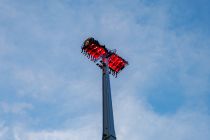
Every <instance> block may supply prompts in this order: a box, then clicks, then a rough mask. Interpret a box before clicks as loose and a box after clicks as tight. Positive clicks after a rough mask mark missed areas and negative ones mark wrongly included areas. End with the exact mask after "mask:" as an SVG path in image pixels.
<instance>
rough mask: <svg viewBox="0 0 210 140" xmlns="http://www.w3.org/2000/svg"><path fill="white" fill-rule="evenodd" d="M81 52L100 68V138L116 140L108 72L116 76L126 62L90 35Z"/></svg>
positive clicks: (114, 51)
mask: <svg viewBox="0 0 210 140" xmlns="http://www.w3.org/2000/svg"><path fill="white" fill-rule="evenodd" d="M82 53H83V54H84V55H85V56H87V57H88V58H89V59H90V60H91V61H93V62H97V61H98V60H101V59H102V60H101V61H100V62H99V63H97V64H96V65H97V66H99V67H100V68H101V69H102V100H103V135H102V140H116V135H115V130H114V118H113V110H112V97H111V87H110V80H109V74H110V73H111V74H112V75H113V76H115V77H117V74H118V73H119V72H120V71H122V70H123V69H124V68H125V66H127V65H128V62H127V61H126V60H124V59H123V58H122V57H120V56H119V55H118V54H116V50H109V49H107V48H106V47H105V45H101V44H100V43H99V42H98V41H97V40H95V39H94V38H92V37H90V38H88V39H86V40H85V42H84V43H83V46H82Z"/></svg>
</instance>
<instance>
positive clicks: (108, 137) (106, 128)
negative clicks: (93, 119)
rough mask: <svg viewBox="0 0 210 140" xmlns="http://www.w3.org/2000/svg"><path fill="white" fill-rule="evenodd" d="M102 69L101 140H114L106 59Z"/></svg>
mask: <svg viewBox="0 0 210 140" xmlns="http://www.w3.org/2000/svg"><path fill="white" fill-rule="evenodd" d="M105 59H106V60H105V63H104V65H103V67H102V90H103V91H102V94H103V96H102V98H103V99H102V100H103V136H102V140H116V135H115V129H114V118H113V109H112V97H111V87H110V80H109V69H108V66H107V58H105Z"/></svg>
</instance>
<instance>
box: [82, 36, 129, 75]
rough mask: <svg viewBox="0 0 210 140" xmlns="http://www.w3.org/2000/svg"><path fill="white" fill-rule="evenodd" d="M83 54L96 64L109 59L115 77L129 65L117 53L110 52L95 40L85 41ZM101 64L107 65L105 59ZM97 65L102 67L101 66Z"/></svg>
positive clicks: (110, 68) (109, 65)
mask: <svg viewBox="0 0 210 140" xmlns="http://www.w3.org/2000/svg"><path fill="white" fill-rule="evenodd" d="M82 53H84V54H85V55H86V56H87V57H88V58H90V59H91V60H92V61H94V62H96V61H97V60H99V59H101V58H107V59H108V67H109V70H110V72H111V73H112V74H113V75H115V76H117V74H118V73H119V72H120V71H122V70H123V69H124V68H125V66H126V65H128V62H127V61H126V60H124V59H123V58H122V57H120V56H119V55H117V54H116V53H114V52H112V51H110V50H108V49H107V48H106V47H105V46H104V45H100V44H99V42H98V41H97V40H95V39H94V38H88V39H86V40H85V42H84V44H83V46H82ZM101 62H102V63H105V62H104V59H102V61H101ZM97 65H98V66H100V64H97ZM100 67H101V66H100Z"/></svg>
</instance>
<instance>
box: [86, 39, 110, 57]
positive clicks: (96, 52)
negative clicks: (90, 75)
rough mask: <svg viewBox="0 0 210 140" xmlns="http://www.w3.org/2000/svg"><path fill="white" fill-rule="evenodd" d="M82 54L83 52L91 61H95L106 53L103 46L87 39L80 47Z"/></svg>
mask: <svg viewBox="0 0 210 140" xmlns="http://www.w3.org/2000/svg"><path fill="white" fill-rule="evenodd" d="M82 52H84V53H85V54H86V55H88V57H91V59H93V60H97V59H99V58H101V57H102V56H103V55H105V54H106V53H107V52H108V51H107V49H106V48H105V46H102V45H100V44H99V43H98V41H96V40H94V39H93V38H88V39H87V40H86V41H85V42H84V45H83V47H82Z"/></svg>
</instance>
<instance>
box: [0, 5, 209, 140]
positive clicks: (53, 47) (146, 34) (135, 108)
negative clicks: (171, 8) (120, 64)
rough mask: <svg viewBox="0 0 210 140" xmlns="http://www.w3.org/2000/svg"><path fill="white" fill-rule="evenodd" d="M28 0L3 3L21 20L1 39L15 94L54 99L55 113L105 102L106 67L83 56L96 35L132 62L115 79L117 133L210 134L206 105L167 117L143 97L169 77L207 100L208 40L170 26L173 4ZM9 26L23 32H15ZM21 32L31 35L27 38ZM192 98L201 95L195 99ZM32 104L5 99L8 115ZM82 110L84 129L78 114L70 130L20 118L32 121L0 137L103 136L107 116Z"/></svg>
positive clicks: (180, 138)
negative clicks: (85, 40)
mask: <svg viewBox="0 0 210 140" xmlns="http://www.w3.org/2000/svg"><path fill="white" fill-rule="evenodd" d="M22 4H23V3H20V4H13V5H11V6H10V4H9V3H8V4H4V5H3V6H2V5H1V7H4V8H3V11H4V13H3V15H4V18H5V19H7V20H8V18H6V17H9V20H11V21H13V22H14V23H15V24H14V25H13V24H8V26H7V28H5V27H0V28H1V29H2V28H4V32H3V33H0V34H1V36H6V37H4V38H7V40H10V41H11V42H10V41H9V42H10V43H8V41H5V40H4V39H1V40H0V45H1V46H0V51H1V52H0V55H1V54H3V53H4V52H7V54H9V55H8V56H7V57H3V58H4V59H1V60H0V62H1V64H0V65H1V66H2V67H0V72H1V69H3V66H5V67H8V69H9V72H8V73H9V74H11V77H12V78H11V81H12V82H11V81H10V82H11V83H12V86H13V87H12V88H14V90H15V92H16V93H13V94H15V95H17V96H18V97H20V98H28V97H29V98H30V99H32V100H33V101H34V102H36V101H37V100H42V101H43V102H51V101H53V102H55V103H56V105H60V106H62V108H61V109H60V110H57V109H55V110H54V111H53V113H56V114H62V113H63V112H70V115H74V114H71V113H72V112H71V111H72V110H76V111H78V110H77V109H78V106H85V105H88V103H93V104H92V105H94V106H98V105H99V104H100V102H101V97H100V96H101V89H100V88H101V87H100V86H101V81H100V80H101V77H99V76H100V74H99V73H100V72H99V71H96V70H95V69H97V67H95V69H94V68H93V67H94V64H90V63H87V61H84V62H83V60H84V59H82V57H83V56H81V55H80V54H79V51H80V50H79V49H80V48H79V47H80V45H81V43H82V39H83V38H85V37H86V36H88V35H90V34H91V35H95V36H96V37H97V39H99V41H102V42H104V44H106V45H107V46H108V47H110V48H119V50H118V52H119V54H122V56H124V57H125V58H126V59H127V60H128V61H129V62H130V65H129V66H128V68H126V69H125V71H123V72H122V73H121V74H120V75H119V78H118V79H113V80H112V83H113V84H112V85H113V87H112V89H113V100H114V102H113V104H114V112H115V121H116V132H117V137H118V139H122V140H124V139H126V140H127V139H131V140H139V139H142V140H152V139H161V140H166V139H167V140H168V139H170V140H171V139H172V140H173V139H176V140H186V139H191V140H198V139H203V140H207V139H209V137H210V136H209V133H208V131H209V130H210V128H209V126H210V123H209V115H208V114H207V113H206V112H205V111H204V112H202V111H203V108H204V106H205V107H206V103H204V105H203V106H202V105H201V106H199V105H198V104H196V107H195V108H197V109H194V106H193V109H192V105H191V106H187V105H188V104H187V105H186V104H184V105H183V106H181V107H180V108H179V109H177V110H175V111H174V113H173V114H171V115H160V114H157V113H155V112H154V111H153V110H152V107H151V106H150V104H149V103H148V102H147V100H146V99H144V98H147V95H146V94H150V95H151V94H152V95H153V96H155V93H147V92H145V89H149V88H153V87H154V86H155V85H157V83H160V82H161V81H162V80H163V79H164V78H166V79H167V80H169V81H170V80H172V81H175V82H176V83H177V84H180V85H181V86H182V88H183V89H184V90H182V92H183V94H184V96H186V98H187V100H189V102H197V101H198V100H199V104H200V103H201V104H202V102H203V98H205V97H206V96H208V95H209V88H208V87H209V79H208V77H209V73H210V67H209V60H210V59H209V56H210V55H209V54H210V52H209V48H208V46H209V41H208V38H207V37H203V36H202V34H201V33H197V31H191V32H186V31H183V33H182V34H181V35H180V33H179V32H180V31H179V32H177V31H174V30H170V29H167V27H168V24H169V21H168V20H169V19H168V16H170V13H167V12H168V11H167V10H168V9H167V7H165V6H161V5H144V4H143V3H141V2H137V1H135V2H132V3H131V2H130V1H117V2H114V4H113V3H111V2H110V3H106V2H105V1H100V2H96V3H95V2H90V3H88V4H86V5H82V4H79V6H78V7H77V6H75V7H74V3H73V1H71V2H70V3H63V2H58V1H56V2H55V1H53V2H52V3H51V2H49V3H48V4H46V7H47V8H46V7H42V6H41V7H40V5H41V3H39V2H38V3H36V2H35V3H34V4H29V3H27V4H26V5H25V4H24V6H23V5H22ZM27 5H30V6H27ZM127 5H129V6H127ZM122 6H123V7H122ZM23 7H24V8H23ZM79 7H80V8H79ZM121 8H124V9H121ZM10 11H11V12H10ZM87 11H88V12H87ZM6 15H10V16H6ZM8 27H9V28H8ZM10 27H11V28H10ZM8 32H9V33H10V32H15V33H17V34H18V33H19V34H18V35H14V36H12V35H11V34H9V35H8ZM4 33H5V35H4ZM6 33H7V34H6ZM20 34H21V35H24V34H25V35H24V36H22V37H21V36H19V35H20ZM18 37H20V38H18ZM2 38H3V37H2ZM14 38H15V39H14ZM11 44H12V45H11ZM2 46H3V47H2ZM40 46H41V47H40ZM11 47H13V48H14V47H15V50H14V51H13V52H12V53H11V52H9V51H7V49H8V48H10V49H11ZM2 52H3V53H2ZM0 58H1V57H0ZM20 58H21V59H20ZM16 59H17V60H16ZM3 64H7V65H3ZM67 65H68V66H67ZM4 72H5V71H4ZM1 75H2V76H4V73H1ZM170 78H171V79H170ZM96 79H97V80H96ZM167 80H166V81H167ZM99 85H100V86H99ZM0 94H2V93H0ZM5 94H6V93H5ZM166 94H167V93H166ZM137 95H138V96H137ZM139 96H142V98H140V97H139ZM192 96H194V97H195V98H196V100H190V99H191V97H192ZM35 104H36V103H35ZM193 105H194V104H193ZM32 108H33V106H32V105H30V104H27V103H6V102H1V109H2V111H3V112H4V113H8V112H10V113H21V112H22V113H26V114H27V110H30V109H32ZM87 108H88V106H87V107H85V109H87ZM69 110H70V111H69ZM189 110H190V111H189ZM199 110H202V111H199ZM83 111H84V112H83V113H82V115H84V116H82V117H84V118H82V117H81V115H78V116H74V118H80V119H78V120H77V119H75V122H74V125H75V124H76V125H79V126H77V127H74V126H72V124H71V122H72V120H71V119H72V118H70V119H69V120H68V119H67V120H60V121H61V123H63V125H61V126H64V128H61V129H59V128H58V129H56V128H55V129H53V130H46V129H44V128H43V129H38V130H34V129H33V128H32V126H29V125H27V124H25V123H27V122H19V123H21V124H23V125H24V124H25V125H26V126H25V127H23V126H22V125H21V126H11V128H10V127H7V126H5V125H0V130H1V132H0V138H1V139H4V140H11V139H12V140H13V139H14V140H19V139H21V140H22V139H27V140H39V139H42V140H48V139H50V140H53V139H56V140H65V139H73V140H85V139H93V140H94V139H100V138H101V122H100V121H99V120H98V118H99V117H101V116H100V115H90V112H91V111H89V110H88V109H87V110H83ZM97 111H98V110H97ZM97 111H95V110H94V111H92V112H93V114H94V113H95V112H97ZM36 113H39V112H36ZM53 113H52V114H50V115H53ZM64 114H65V113H64ZM66 114H68V113H66ZM68 115H69V114H68ZM89 115H90V116H89ZM28 116H30V115H28ZM86 116H88V117H86ZM81 118H82V119H81ZM38 119H42V118H38ZM58 119H59V118H58ZM29 120H33V119H29ZM49 121H52V120H50V119H49ZM38 122H39V121H38ZM65 123H66V124H65ZM15 124H16V123H15ZM10 135H11V137H9V136H10ZM7 136H8V137H7Z"/></svg>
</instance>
